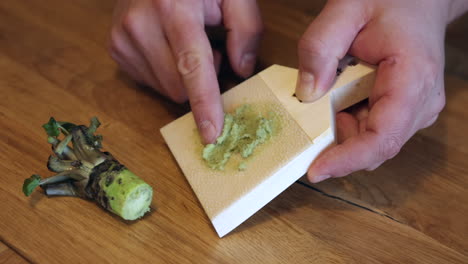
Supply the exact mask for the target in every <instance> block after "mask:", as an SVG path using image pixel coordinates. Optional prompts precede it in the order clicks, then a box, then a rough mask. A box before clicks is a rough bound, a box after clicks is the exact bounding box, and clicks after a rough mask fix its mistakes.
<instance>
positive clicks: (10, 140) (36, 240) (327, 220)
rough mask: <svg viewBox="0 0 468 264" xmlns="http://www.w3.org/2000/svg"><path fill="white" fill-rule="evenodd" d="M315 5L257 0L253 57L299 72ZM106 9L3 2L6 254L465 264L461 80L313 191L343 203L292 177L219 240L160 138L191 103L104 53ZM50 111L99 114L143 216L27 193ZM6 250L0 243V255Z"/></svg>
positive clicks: (106, 2) (0, 224)
mask: <svg viewBox="0 0 468 264" xmlns="http://www.w3.org/2000/svg"><path fill="white" fill-rule="evenodd" d="M311 3H312V2H310V1H301V0H294V1H287V0H274V1H273V0H270V1H267V0H262V1H260V4H261V7H262V13H263V17H264V19H265V21H266V23H265V24H266V27H267V32H266V34H265V38H264V41H263V44H262V51H261V58H260V61H261V65H264V66H267V65H268V64H271V63H273V62H274V63H279V64H283V65H287V66H296V65H295V63H296V62H297V60H296V55H295V54H296V45H297V44H296V43H297V39H298V38H299V37H300V34H301V33H302V32H303V30H304V29H305V28H306V26H307V24H308V22H309V21H310V20H311V19H312V18H313V16H314V15H316V13H317V12H318V10H320V5H321V4H322V3H323V1H317V2H314V4H311ZM113 4H114V1H112V0H101V1H95V0H76V1H68V2H64V1H59V0H49V1H47V4H44V3H43V2H42V1H37V0H5V1H0V87H1V88H0V89H1V92H0V126H1V127H2V129H0V170H1V171H2V177H0V201H2V202H1V203H0V212H1V213H0V239H1V240H2V241H5V243H6V244H8V245H10V246H11V247H12V248H14V249H15V251H14V252H17V254H19V255H21V256H22V257H24V259H28V260H31V261H32V262H35V263H78V262H80V263H83V262H89V263H106V262H107V263H118V262H122V263H129V262H132V263H288V262H289V263H311V262H319V263H363V262H372V263H395V262H397V263H398V262H400V263H417V262H419V263H468V257H467V256H468V252H467V251H466V248H468V247H467V244H466V243H467V242H466V239H465V238H466V234H468V231H467V225H468V224H467V221H465V219H466V215H467V210H468V209H467V207H466V202H465V201H466V200H467V198H468V193H467V188H466V187H467V186H466V185H467V177H465V175H466V172H467V170H468V167H467V166H468V165H466V163H465V161H466V155H467V154H468V152H467V151H468V141H467V140H466V131H467V127H466V122H465V120H466V115H468V112H467V110H466V103H467V100H468V95H467V94H466V88H467V86H468V82H467V81H466V80H465V79H463V78H462V76H461V75H455V72H447V74H448V75H447V80H446V86H447V91H448V92H447V95H448V97H447V98H448V99H447V101H448V104H447V107H446V110H445V111H444V112H443V113H442V114H441V117H440V119H439V121H438V123H437V124H436V125H435V126H433V127H431V128H429V129H427V130H424V131H421V132H420V133H419V134H418V135H416V137H415V138H414V139H412V141H410V142H409V143H408V145H407V146H405V148H404V150H403V152H402V153H401V154H400V155H399V156H397V157H396V158H395V159H394V160H392V161H390V162H388V163H387V164H385V165H384V166H383V167H382V168H380V169H378V170H376V171H374V172H366V173H358V174H355V175H352V176H351V177H348V178H345V179H342V180H335V181H330V182H326V183H324V184H321V185H317V186H315V185H314V186H313V187H317V188H320V189H323V190H325V191H326V192H327V193H330V194H332V195H335V196H339V197H342V198H343V199H344V200H340V199H337V198H336V197H330V196H327V195H323V194H321V193H319V192H317V191H316V190H313V189H312V188H311V187H310V186H306V185H302V184H294V185H293V186H292V187H291V188H289V189H288V190H287V191H285V192H284V193H283V194H281V195H280V196H279V197H278V198H277V199H275V200H274V201H273V202H272V203H270V204H269V205H268V206H266V207H265V208H264V209H262V210H261V211H259V212H258V213H257V214H256V215H254V216H253V217H252V218H251V219H249V221H247V222H246V223H244V224H243V225H241V226H240V228H239V229H238V230H236V231H235V232H234V233H232V234H230V235H229V236H227V237H225V238H223V239H219V238H217V235H216V234H215V232H214V230H213V229H212V227H211V226H210V223H209V221H208V219H207V217H206V216H205V214H204V212H203V210H202V209H201V207H200V205H199V203H198V201H197V200H196V198H195V195H194V194H193V192H192V191H191V189H190V187H189V185H188V183H187V182H186V181H185V178H184V176H183V175H182V173H181V171H180V169H179V168H178V167H177V164H176V163H175V161H174V159H173V158H172V156H171V154H170V152H169V150H168V149H167V147H166V145H165V144H164V142H163V139H162V137H161V135H160V134H159V133H158V131H159V128H161V127H162V126H163V125H165V124H167V123H169V122H170V121H172V120H174V119H175V118H176V117H178V116H181V115H182V114H184V113H186V112H187V111H188V109H187V107H186V106H178V105H175V104H173V103H170V102H168V101H167V100H165V99H164V98H162V97H161V96H158V95H157V94H156V93H154V92H152V90H150V89H147V88H142V87H138V86H136V85H135V84H134V83H132V82H131V81H129V80H128V79H126V77H125V76H124V75H122V74H120V73H118V70H117V67H116V65H115V64H114V63H113V62H112V61H111V60H110V58H109V57H108V55H107V36H108V32H109V26H110V20H111V10H112V6H113ZM457 36H459V35H457ZM461 39H463V38H461ZM273 40H274V41H273ZM465 41H466V39H465ZM455 46H456V45H454V47H455ZM465 46H466V45H465ZM456 47H457V48H458V49H463V47H464V46H463V45H458V46H456ZM51 115H53V116H55V117H57V118H58V119H67V120H70V121H74V122H77V123H87V122H88V119H89V118H90V117H91V116H93V115H97V116H99V118H100V119H101V120H102V122H103V126H102V128H101V133H102V134H103V135H104V147H105V149H106V150H109V151H110V152H112V153H113V154H114V155H115V156H116V157H117V158H118V159H119V160H120V161H121V162H122V163H124V164H126V165H127V166H128V167H129V168H130V169H132V171H134V172H135V173H136V174H138V175H139V176H141V177H142V178H143V179H145V180H146V181H147V182H148V183H149V184H151V185H152V186H154V188H155V196H154V200H153V206H152V208H153V210H152V213H151V214H150V215H148V216H147V217H145V218H144V219H143V220H141V221H138V222H134V223H127V222H123V221H121V220H120V219H118V218H116V217H114V216H113V215H111V214H108V213H106V212H105V211H103V210H102V209H100V208H99V207H97V206H96V205H94V204H93V203H91V202H89V201H84V200H79V199H73V198H53V199H48V198H46V197H44V195H43V193H42V192H41V191H37V192H35V193H34V194H33V195H32V197H29V198H26V197H24V196H23V195H22V193H21V191H20V190H21V184H22V181H23V179H24V178H25V177H28V176H29V175H30V174H32V173H40V174H42V175H50V173H49V172H48V171H47V169H46V167H45V161H46V159H47V157H48V155H49V151H50V149H49V146H48V145H47V144H46V142H45V137H44V133H43V131H42V129H41V128H40V126H41V125H42V123H44V122H45V121H46V120H47V119H48V117H49V116H51ZM353 203H355V204H358V205H364V206H368V207H369V209H371V210H374V211H369V210H366V209H365V208H363V207H359V206H356V205H355V204H353ZM385 215H387V216H389V217H392V218H393V219H391V218H389V217H386V216H385ZM394 219H396V220H398V221H395V220H394ZM5 252H7V253H6V254H7V255H9V254H12V251H11V249H6V250H5V246H2V244H0V263H1V261H3V259H4V257H3V256H5ZM14 252H13V253H14ZM17 256H18V255H17ZM2 257H3V259H2ZM14 258H17V257H14ZM7 260H8V263H10V261H11V262H13V261H12V260H11V258H7ZM13 263H14V262H13ZM20 263H21V262H20Z"/></svg>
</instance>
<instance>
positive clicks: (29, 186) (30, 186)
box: [23, 174, 41, 196]
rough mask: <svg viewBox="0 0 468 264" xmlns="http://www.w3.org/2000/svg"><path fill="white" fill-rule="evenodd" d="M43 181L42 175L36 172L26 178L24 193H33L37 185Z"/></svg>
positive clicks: (27, 194)
mask: <svg viewBox="0 0 468 264" xmlns="http://www.w3.org/2000/svg"><path fill="white" fill-rule="evenodd" d="M40 182H41V176H39V175H37V174H34V175H32V176H31V177H29V178H27V179H26V180H24V183H23V193H24V195H26V196H29V195H31V193H32V192H33V191H34V189H36V187H37V186H39V184H40Z"/></svg>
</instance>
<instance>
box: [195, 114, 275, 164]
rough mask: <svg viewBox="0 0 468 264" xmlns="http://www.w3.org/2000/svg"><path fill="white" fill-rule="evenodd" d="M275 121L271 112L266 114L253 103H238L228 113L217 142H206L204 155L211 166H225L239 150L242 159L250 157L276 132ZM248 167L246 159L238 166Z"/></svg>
mask: <svg viewBox="0 0 468 264" xmlns="http://www.w3.org/2000/svg"><path fill="white" fill-rule="evenodd" d="M276 122H277V121H276V119H275V118H274V116H273V115H272V114H270V115H269V117H263V116H262V115H261V114H260V113H259V112H257V111H255V110H254V109H253V108H252V107H251V106H250V105H242V106H240V107H238V108H237V109H236V110H235V111H234V112H233V113H227V114H225V116H224V127H223V132H222V134H221V136H219V137H218V138H217V139H216V142H215V143H214V144H208V145H206V146H205V148H204V149H203V155H202V156H203V159H204V160H205V162H206V164H207V165H208V166H209V167H210V168H212V169H216V170H224V167H225V165H226V163H227V162H228V161H229V159H230V158H231V156H232V155H233V154H236V153H239V154H240V156H241V157H242V158H243V159H246V158H248V157H250V156H251V155H252V154H253V153H254V151H255V149H256V148H257V147H258V146H259V145H260V144H263V143H265V142H266V141H268V140H269V139H270V138H271V137H272V136H273V132H274V129H275V127H276ZM246 168H247V163H246V161H245V160H243V161H242V162H240V164H239V166H238V169H239V170H241V171H243V170H245V169H246Z"/></svg>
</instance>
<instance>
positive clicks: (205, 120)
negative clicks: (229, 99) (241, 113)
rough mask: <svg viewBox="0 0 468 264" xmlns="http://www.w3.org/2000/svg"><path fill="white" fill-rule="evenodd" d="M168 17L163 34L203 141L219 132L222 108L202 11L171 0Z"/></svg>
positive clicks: (221, 123) (212, 138)
mask: <svg viewBox="0 0 468 264" xmlns="http://www.w3.org/2000/svg"><path fill="white" fill-rule="evenodd" d="M172 8H173V10H172V11H173V12H170V13H171V14H172V15H171V17H170V18H169V19H168V20H166V22H164V24H165V33H166V37H167V38H168V40H169V44H170V46H171V49H172V53H173V56H174V58H175V60H176V64H177V69H178V71H179V74H180V76H181V78H182V81H183V83H184V86H185V88H186V89H187V94H188V97H189V101H190V106H191V108H192V112H193V115H194V118H195V122H196V123H197V126H198V129H199V131H200V134H201V136H202V140H203V143H212V142H214V141H215V140H216V138H217V137H218V135H219V134H220V133H221V130H222V126H223V119H224V114H223V108H222V102H221V94H220V91H219V85H218V80H217V77H216V70H215V66H214V63H213V53H212V49H211V47H210V43H209V41H208V37H207V36H206V33H205V30H204V22H203V16H202V12H194V10H185V9H188V8H187V5H183V4H179V3H177V2H173V4H172Z"/></svg>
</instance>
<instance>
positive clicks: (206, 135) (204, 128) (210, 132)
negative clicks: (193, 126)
mask: <svg viewBox="0 0 468 264" xmlns="http://www.w3.org/2000/svg"><path fill="white" fill-rule="evenodd" d="M199 127H200V133H201V136H202V139H203V143H204V144H209V143H213V142H214V141H215V140H216V128H215V127H214V126H213V123H211V121H209V120H205V121H202V122H201V123H200V125H199Z"/></svg>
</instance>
